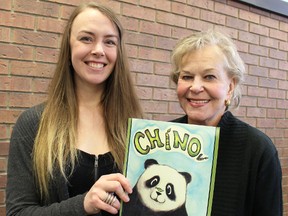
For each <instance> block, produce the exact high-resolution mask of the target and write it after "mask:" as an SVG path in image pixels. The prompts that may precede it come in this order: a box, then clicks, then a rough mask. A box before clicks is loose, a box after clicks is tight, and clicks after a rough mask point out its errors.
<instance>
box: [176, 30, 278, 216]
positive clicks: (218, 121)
mask: <svg viewBox="0 0 288 216" xmlns="http://www.w3.org/2000/svg"><path fill="white" fill-rule="evenodd" d="M172 65H173V67H174V68H173V73H172V79H173V81H174V82H175V83H176V84H177V95H178V99H179V103H180V105H181V107H182V109H183V110H184V112H185V113H186V115H185V116H183V117H181V118H179V119H176V120H174V121H175V122H181V123H188V124H197V125H208V126H218V127H220V140H219V150H218V160H217V169H216V179H215V189H214V198H213V204H212V215H213V216H214V215H229V216H233V215H241V216H242V215H243V216H257V215H259V216H266V215H267V216H272V215H273V216H282V213H283V211H282V186H281V179H282V174H281V167H280V162H279V158H278V153H277V150H276V148H275V146H274V145H273V143H272V141H271V140H270V139H269V138H268V137H267V136H266V135H265V134H264V133H262V132H261V131H259V130H257V129H256V128H254V127H252V126H250V125H248V124H246V123H244V122H243V121H240V120H239V119H237V118H236V117H235V116H233V115H232V113H231V112H230V111H228V109H229V106H230V105H232V104H234V105H236V107H237V106H238V105H239V102H240V98H241V92H240V88H241V86H240V84H241V82H242V80H243V76H244V71H245V67H244V64H243V62H242V60H241V58H240V56H239V54H238V52H237V49H236V47H235V45H234V44H233V42H232V41H231V39H230V38H229V37H227V36H225V35H223V34H221V33H219V32H215V31H208V32H199V33H195V34H192V35H190V36H188V37H186V38H184V39H182V40H181V41H180V42H179V43H178V44H177V45H176V47H175V48H174V50H173V53H172ZM233 102H235V103H233Z"/></svg>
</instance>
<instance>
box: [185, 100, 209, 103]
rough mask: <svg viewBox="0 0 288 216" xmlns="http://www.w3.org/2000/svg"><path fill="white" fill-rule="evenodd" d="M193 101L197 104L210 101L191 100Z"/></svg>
mask: <svg viewBox="0 0 288 216" xmlns="http://www.w3.org/2000/svg"><path fill="white" fill-rule="evenodd" d="M189 101H190V102H191V103H197V104H202V103H208V100H189Z"/></svg>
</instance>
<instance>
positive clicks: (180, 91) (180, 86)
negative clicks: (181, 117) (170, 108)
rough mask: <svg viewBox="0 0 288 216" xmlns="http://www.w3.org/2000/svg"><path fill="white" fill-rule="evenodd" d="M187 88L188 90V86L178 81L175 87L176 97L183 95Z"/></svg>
mask: <svg viewBox="0 0 288 216" xmlns="http://www.w3.org/2000/svg"><path fill="white" fill-rule="evenodd" d="M188 90H189V86H186V85H184V84H181V83H178V85H177V88H176V92H177V96H178V98H181V97H184V96H185V95H186V92H187V91H188Z"/></svg>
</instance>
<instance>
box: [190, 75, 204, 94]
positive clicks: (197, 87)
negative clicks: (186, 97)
mask: <svg viewBox="0 0 288 216" xmlns="http://www.w3.org/2000/svg"><path fill="white" fill-rule="evenodd" d="M189 90H190V91H192V92H195V93H199V92H201V91H203V90H204V83H203V82H202V81H201V79H199V78H194V80H193V81H192V82H191V84H190V87H189Z"/></svg>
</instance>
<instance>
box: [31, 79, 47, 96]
mask: <svg viewBox="0 0 288 216" xmlns="http://www.w3.org/2000/svg"><path fill="white" fill-rule="evenodd" d="M49 84H50V79H45V78H43V79H39V78H38V79H33V81H32V86H33V87H32V91H33V92H37V93H46V92H47V90H48V86H49Z"/></svg>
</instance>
